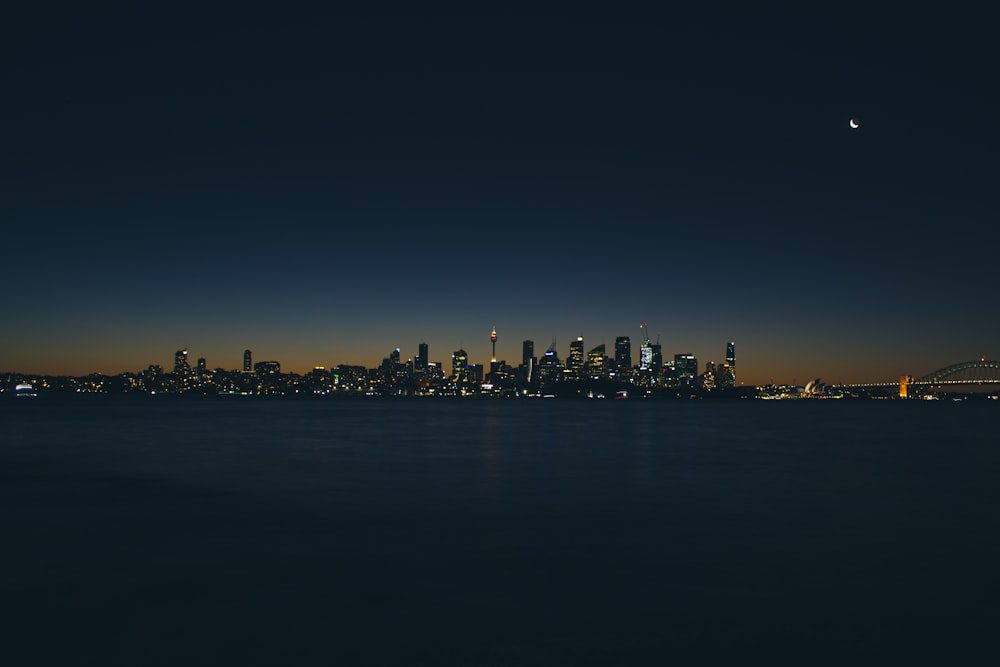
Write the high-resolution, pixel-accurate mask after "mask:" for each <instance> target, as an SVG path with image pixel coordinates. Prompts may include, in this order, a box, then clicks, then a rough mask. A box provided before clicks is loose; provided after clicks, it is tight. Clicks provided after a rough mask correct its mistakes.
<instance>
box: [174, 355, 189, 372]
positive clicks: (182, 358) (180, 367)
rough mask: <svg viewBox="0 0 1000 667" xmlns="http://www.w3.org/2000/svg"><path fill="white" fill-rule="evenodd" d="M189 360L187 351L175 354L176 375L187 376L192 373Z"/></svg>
mask: <svg viewBox="0 0 1000 667" xmlns="http://www.w3.org/2000/svg"><path fill="white" fill-rule="evenodd" d="M187 358H188V351H187V350H177V351H176V352H174V375H178V376H186V375H188V374H190V373H191V366H189V365H188V360H187Z"/></svg>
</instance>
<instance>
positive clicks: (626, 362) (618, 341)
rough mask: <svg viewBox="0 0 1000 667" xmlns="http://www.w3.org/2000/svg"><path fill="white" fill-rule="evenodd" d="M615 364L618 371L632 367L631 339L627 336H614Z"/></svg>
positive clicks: (622, 371) (621, 371)
mask: <svg viewBox="0 0 1000 667" xmlns="http://www.w3.org/2000/svg"><path fill="white" fill-rule="evenodd" d="M615 366H617V367H618V372H619V373H624V372H626V371H629V370H631V369H632V340H631V339H630V338H629V337H628V336H619V337H618V338H615Z"/></svg>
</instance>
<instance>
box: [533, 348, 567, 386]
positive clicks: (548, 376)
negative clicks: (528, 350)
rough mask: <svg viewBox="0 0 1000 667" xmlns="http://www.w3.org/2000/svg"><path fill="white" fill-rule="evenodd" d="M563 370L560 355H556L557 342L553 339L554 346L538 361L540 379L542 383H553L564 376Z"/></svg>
mask: <svg viewBox="0 0 1000 667" xmlns="http://www.w3.org/2000/svg"><path fill="white" fill-rule="evenodd" d="M563 368H564V367H563V364H562V362H561V361H560V360H559V355H558V354H557V353H556V341H555V339H553V340H552V345H551V346H549V349H548V350H546V351H545V354H544V355H542V358H541V359H539V360H538V377H539V379H540V380H541V381H542V382H553V381H555V380H558V379H559V378H560V377H561V376H562V372H563Z"/></svg>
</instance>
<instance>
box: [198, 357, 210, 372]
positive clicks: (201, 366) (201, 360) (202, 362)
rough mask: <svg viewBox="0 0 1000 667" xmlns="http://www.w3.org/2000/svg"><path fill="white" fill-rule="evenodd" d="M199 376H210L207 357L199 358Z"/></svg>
mask: <svg viewBox="0 0 1000 667" xmlns="http://www.w3.org/2000/svg"><path fill="white" fill-rule="evenodd" d="M198 375H208V364H207V363H206V362H205V357H198Z"/></svg>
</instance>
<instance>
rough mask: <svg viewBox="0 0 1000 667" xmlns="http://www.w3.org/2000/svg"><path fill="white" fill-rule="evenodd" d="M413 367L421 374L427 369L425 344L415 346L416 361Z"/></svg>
mask: <svg viewBox="0 0 1000 667" xmlns="http://www.w3.org/2000/svg"><path fill="white" fill-rule="evenodd" d="M415 366H416V369H417V370H418V371H421V372H423V371H424V370H426V369H427V343H421V344H420V345H418V346H417V361H416V364H415Z"/></svg>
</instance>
